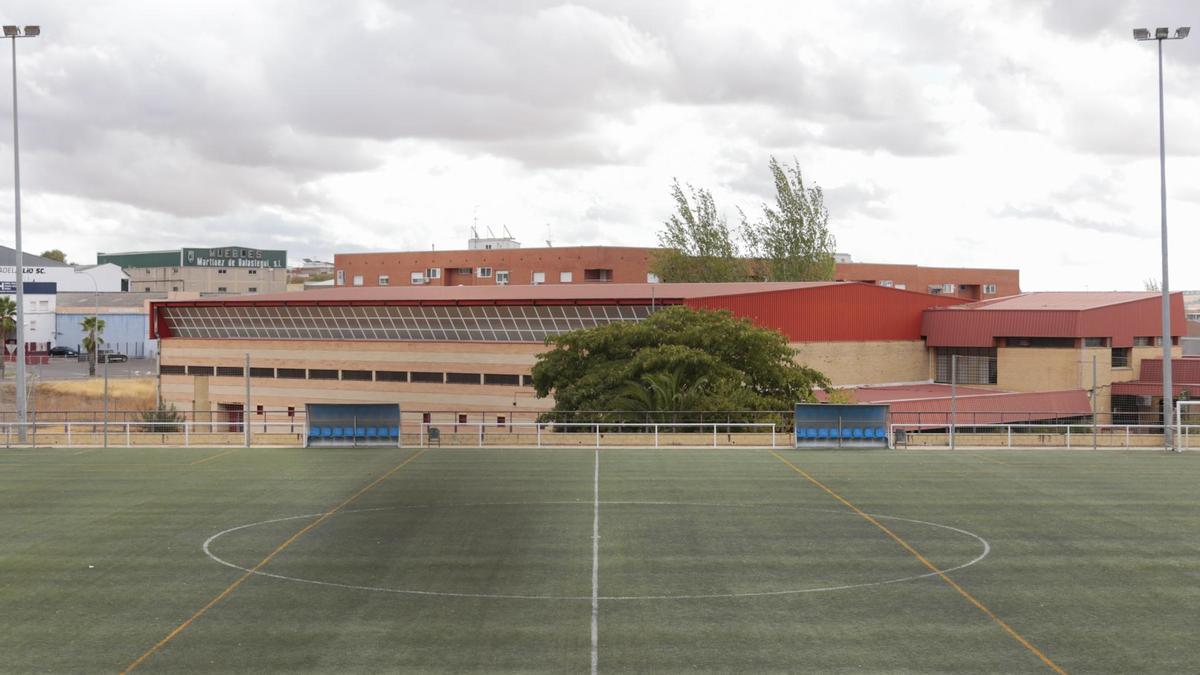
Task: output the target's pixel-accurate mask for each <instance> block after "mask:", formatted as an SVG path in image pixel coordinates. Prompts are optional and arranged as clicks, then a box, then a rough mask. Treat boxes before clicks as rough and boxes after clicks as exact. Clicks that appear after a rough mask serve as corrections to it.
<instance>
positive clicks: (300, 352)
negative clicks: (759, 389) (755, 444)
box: [150, 282, 1184, 424]
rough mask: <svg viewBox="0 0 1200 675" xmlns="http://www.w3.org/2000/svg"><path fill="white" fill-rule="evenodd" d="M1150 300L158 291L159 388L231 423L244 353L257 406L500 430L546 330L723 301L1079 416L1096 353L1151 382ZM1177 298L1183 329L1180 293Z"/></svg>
mask: <svg viewBox="0 0 1200 675" xmlns="http://www.w3.org/2000/svg"><path fill="white" fill-rule="evenodd" d="M1158 297H1159V296H1158V295H1157V294H1154V293H1029V294H1023V295H1018V296H1013V297H1010V298H1001V299H997V300H992V301H984V302H978V303H966V302H964V301H963V300H960V299H956V298H951V297H939V296H936V295H932V296H931V295H928V294H925V293H917V292H912V291H904V290H897V289H894V288H887V287H883V286H879V285H871V284H863V283H849V282H809V283H736V284H603V285H599V284H598V285H585V286H570V285H564V284H555V285H544V286H494V285H493V286H462V287H434V286H417V287H412V286H409V287H404V286H401V287H390V288H332V289H327V290H317V291H306V292H304V293H283V294H271V295H255V296H241V297H233V296H226V297H210V298H200V299H194V300H186V301H181V300H180V301H163V302H154V303H152V305H151V309H150V311H151V317H150V320H151V331H152V337H155V338H158V339H159V340H160V351H161V373H162V383H163V395H164V399H165V400H167V401H169V402H172V403H174V404H176V405H177V406H178V407H180V408H181V409H194V410H197V411H203V412H208V411H211V412H217V413H220V412H224V413H226V414H227V415H229V417H228V419H233V418H235V417H236V416H240V414H241V411H242V407H243V402H244V401H245V398H246V395H245V387H246V371H245V370H244V367H245V363H246V358H247V356H249V359H250V370H249V379H250V383H251V405H252V406H253V407H254V408H255V409H265V410H271V409H276V410H283V409H287V408H290V409H293V410H302V409H303V406H304V405H305V404H306V403H319V402H320V403H376V402H388V403H399V404H400V407H401V409H402V410H403V411H404V412H405V413H406V415H412V414H414V413H435V412H436V413H447V412H452V413H457V414H458V415H459V416H460V419H461V420H462V421H463V422H466V421H468V419H469V420H470V421H471V422H477V421H481V420H482V421H487V422H488V423H492V422H495V423H498V424H504V422H505V420H511V419H512V416H513V415H514V414H521V413H525V414H528V413H534V412H538V411H543V410H546V409H548V408H550V407H551V406H552V405H553V402H552V401H550V400H547V399H537V398H536V397H535V396H534V392H533V389H532V387H531V381H530V372H531V369H532V367H533V365H534V363H535V362H536V358H537V355H538V354H539V353H541V352H542V351H543V350H544V349H545V347H544V344H543V341H544V340H545V338H546V337H548V336H551V335H555V334H558V333H562V332H566V331H570V330H575V329H579V328H588V327H593V326H598V325H604V324H609V323H616V322H626V321H640V320H642V319H644V318H646V317H647V316H648V315H649V314H650V313H651V312H654V311H656V309H658V308H661V307H665V306H671V305H684V306H688V307H693V308H696V309H722V310H728V311H730V312H732V313H733V314H734V315H735V316H739V317H745V318H747V319H750V320H751V321H753V322H754V323H755V324H757V325H759V326H763V327H767V328H771V329H774V330H778V331H780V332H781V333H783V334H784V335H785V336H786V337H787V339H788V341H789V343H790V344H791V345H792V347H793V348H794V349H795V350H796V360H797V361H798V362H800V363H802V364H804V365H807V366H810V367H813V368H816V369H818V370H820V371H822V372H824V373H825V374H826V375H827V376H829V377H830V379H831V380H832V381H833V383H834V385H835V386H838V387H842V388H846V389H848V390H850V391H851V395H852V397H854V398H855V399H856V400H861V401H864V402H866V401H868V400H873V401H888V402H894V405H893V409H894V410H896V411H901V410H908V409H919V408H920V406H927V407H928V406H934V407H936V406H938V405H941V406H943V407H942V409H943V410H944V409H945V407H944V406H945V404H944V402H943V403H929V402H930V401H934V402H936V401H938V400H943V401H944V400H945V399H948V397H949V386H948V385H949V383H950V382H951V380H952V379H953V380H955V382H956V384H957V385H961V386H963V387H965V388H967V389H964V394H966V395H970V394H975V395H978V396H979V397H980V398H979V400H977V401H975V402H974V405H977V406H979V407H980V409H979V411H978V412H981V413H982V412H988V411H993V412H996V411H999V412H1013V413H1019V412H1022V411H1023V412H1025V413H1030V412H1040V411H1050V412H1053V413H1054V414H1053V415H1048V416H1043V418H1045V417H1049V418H1070V417H1078V416H1084V415H1087V414H1090V406H1091V402H1090V398H1089V393H1088V392H1089V391H1091V390H1092V389H1093V382H1092V379H1091V378H1092V372H1093V370H1092V368H1093V361H1094V362H1095V365H1096V372H1097V378H1096V381H1095V385H1096V387H1095V388H1096V391H1097V396H1098V397H1100V398H1099V399H1098V403H1100V404H1101V405H1100V406H1099V408H1100V410H1109V409H1111V405H1112V401H1113V399H1112V397H1113V395H1114V394H1116V393H1117V392H1116V391H1115V390H1114V389H1113V386H1114V383H1118V382H1138V383H1145V382H1147V379H1148V378H1152V377H1153V375H1152V369H1149V368H1143V367H1142V362H1143V361H1146V360H1149V359H1152V358H1154V357H1155V356H1156V355H1161V348H1156V347H1155V346H1154V344H1155V339H1154V337H1153V336H1154V334H1155V333H1156V332H1157V331H1158V320H1159V309H1158V307H1159V305H1158V304H1157V303H1158V302H1159V300H1158ZM1173 301H1174V302H1173V305H1172V312H1173V315H1174V316H1175V317H1176V321H1175V322H1174V324H1173V325H1175V326H1177V327H1178V328H1177V329H1176V330H1177V334H1182V332H1183V330H1184V328H1183V303H1182V297H1181V296H1178V295H1176V296H1175V297H1174V298H1173ZM1093 357H1094V359H1093ZM1159 372H1161V369H1160V371H1159ZM989 401H990V402H989ZM1141 402H1142V403H1144V404H1145V407H1146V408H1151V407H1152V406H1153V404H1154V401H1153V400H1151V399H1144V400H1142V401H1141ZM1008 419H1010V420H1011V419H1013V418H1011V417H1010V418H1008ZM1017 419H1034V417H1030V416H1029V415H1028V414H1026V415H1025V417H1023V418H1022V417H1018V418H1017Z"/></svg>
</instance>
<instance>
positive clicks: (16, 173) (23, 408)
mask: <svg viewBox="0 0 1200 675" xmlns="http://www.w3.org/2000/svg"><path fill="white" fill-rule="evenodd" d="M30 29H32V30H30ZM39 32H40V31H39V29H38V28H36V27H34V26H26V27H25V34H24V35H22V34H21V31H20V30H19V29H18V28H17V27H16V26H5V27H4V37H6V38H8V39H9V41H10V42H12V100H13V107H12V112H13V248H14V249H15V252H14V254H13V270H15V275H14V279H15V280H16V283H17V287H16V295H17V317H16V319H17V320H16V324H17V325H16V329H17V351H16V353H15V357H16V358H15V361H16V363H15V365H16V367H17V372H16V390H17V442H19V443H24V442H25V441H26V437H25V431H26V430H25V423H26V422H27V421H28V412H29V411H28V408H29V404H28V399H27V397H26V392H25V292H24V291H25V289H24V288H23V286H24V284H23V281H22V278H21V277H22V272H23V271H24V267H25V255H24V254H23V253H22V252H21V150H20V148H21V145H20V140H19V138H20V137H19V134H18V129H17V38H19V37H35V36H37V35H38V33H39Z"/></svg>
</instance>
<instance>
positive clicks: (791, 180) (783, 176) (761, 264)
mask: <svg viewBox="0 0 1200 675" xmlns="http://www.w3.org/2000/svg"><path fill="white" fill-rule="evenodd" d="M770 167H771V174H772V175H773V176H774V177H775V206H774V207H771V206H768V205H766V204H763V207H762V209H763V215H762V218H761V219H760V220H758V221H757V222H750V221H749V220H748V219H747V218H746V216H745V214H742V237H743V238H744V239H745V240H746V245H747V248H748V249H749V254H750V258H751V259H752V260H753V261H754V262H753V267H754V272H755V276H756V277H757V278H759V279H762V280H763V281H825V280H829V279H832V278H833V272H834V260H833V252H834V246H835V242H834V239H833V235H831V234H830V233H829V227H828V225H829V211H828V210H826V208H825V195H824V193H823V192H822V191H821V186H819V185H817V184H815V183H814V184H812V185H806V184H805V182H804V176H803V174H802V173H801V172H800V163H799V162H795V163H794V164H793V165H791V166H787V165H783V164H780V163H779V161H778V160H777V159H775V158H774V157H772V158H771V161H770Z"/></svg>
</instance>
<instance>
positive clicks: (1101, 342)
mask: <svg viewBox="0 0 1200 675" xmlns="http://www.w3.org/2000/svg"><path fill="white" fill-rule="evenodd" d="M1083 346H1084V347H1107V346H1108V338H1102V337H1085V338H1083Z"/></svg>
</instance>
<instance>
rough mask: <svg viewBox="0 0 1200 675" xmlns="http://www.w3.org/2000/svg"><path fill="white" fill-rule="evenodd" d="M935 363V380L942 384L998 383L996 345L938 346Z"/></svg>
mask: <svg viewBox="0 0 1200 675" xmlns="http://www.w3.org/2000/svg"><path fill="white" fill-rule="evenodd" d="M935 365H936V373H935V374H934V380H933V381H934V382H938V383H940V384H949V383H950V382H951V381H953V382H955V383H957V384H996V375H997V373H996V349H995V348H994V347H938V348H937V362H936V364H935ZM952 369H953V372H952ZM952 376H953V380H952V379H951V378H952Z"/></svg>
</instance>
